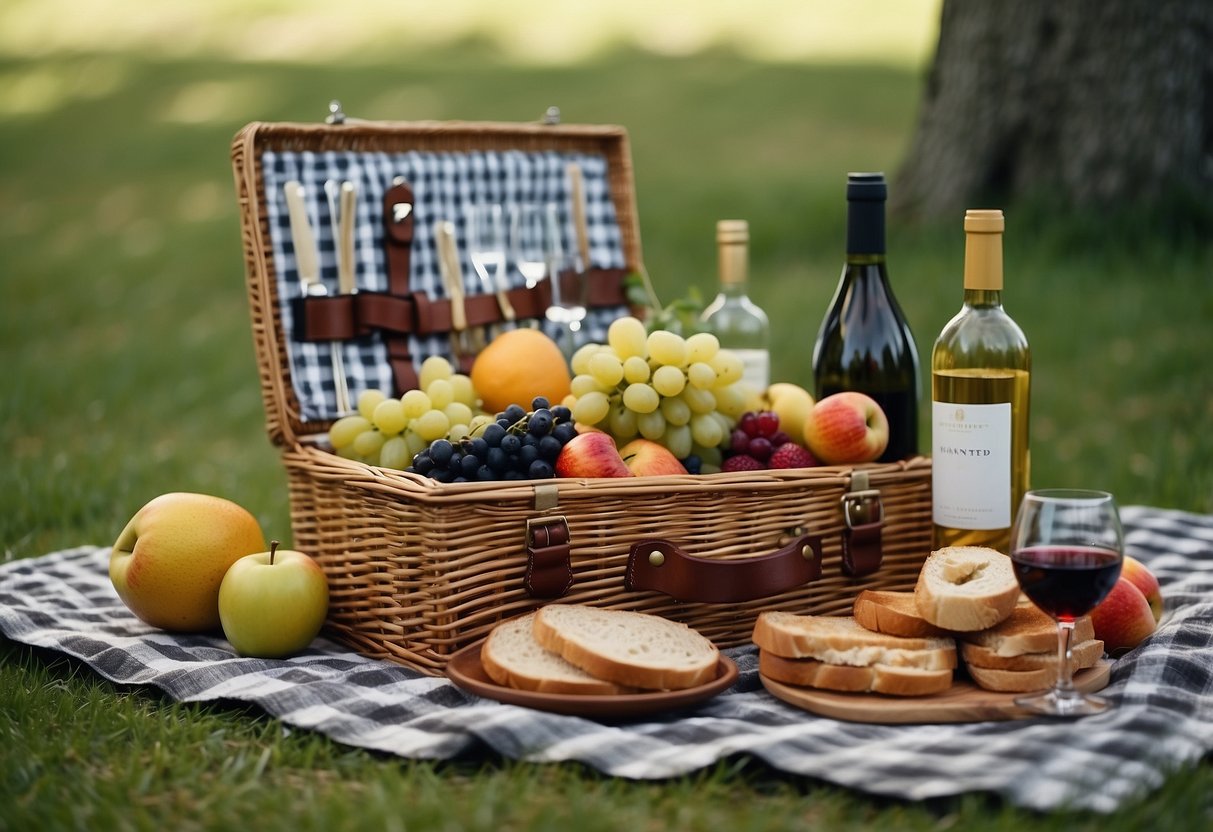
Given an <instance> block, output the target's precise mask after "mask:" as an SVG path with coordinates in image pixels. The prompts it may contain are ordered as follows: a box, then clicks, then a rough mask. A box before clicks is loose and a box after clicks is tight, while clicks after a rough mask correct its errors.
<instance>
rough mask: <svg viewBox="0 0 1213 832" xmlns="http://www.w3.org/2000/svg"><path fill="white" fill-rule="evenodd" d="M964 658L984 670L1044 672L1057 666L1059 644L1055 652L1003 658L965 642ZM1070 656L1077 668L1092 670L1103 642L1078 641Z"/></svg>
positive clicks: (972, 665)
mask: <svg viewBox="0 0 1213 832" xmlns="http://www.w3.org/2000/svg"><path fill="white" fill-rule="evenodd" d="M960 655H961V656H962V657H963V658H964V661H965V665H967V666H968V667H983V668H986V669H988V670H1042V669H1044V668H1056V667H1057V645H1053V649H1052V650H1042V651H1041V652H1039V653H1021V654H1019V655H1017V656H1000V655H998V653H996V652H995V651H993V650H991V649H990V648H988V647H982V646H981V645H980V644H969V643H967V642H962V643H961V645H960ZM1070 655H1071V657H1072V659H1073V661H1074V666H1075V667H1090V666H1091V665H1093V664H1095V662H1096V660H1097V659H1098V658H1099V657H1100V656H1102V655H1103V642H1102V641H1099V640H1098V639H1087V640H1085V641H1079V642H1075V643H1074V644H1073V645H1072V646H1071V647H1070Z"/></svg>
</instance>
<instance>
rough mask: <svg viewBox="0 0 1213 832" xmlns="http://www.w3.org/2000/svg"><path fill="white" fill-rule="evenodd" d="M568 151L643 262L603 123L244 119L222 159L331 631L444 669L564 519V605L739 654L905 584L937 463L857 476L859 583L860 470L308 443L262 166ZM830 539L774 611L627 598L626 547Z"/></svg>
mask: <svg viewBox="0 0 1213 832" xmlns="http://www.w3.org/2000/svg"><path fill="white" fill-rule="evenodd" d="M269 149H273V150H292V149H294V150H330V149H340V150H360V149H361V150H368V151H385V150H386V151H400V150H412V149H424V150H451V151H458V150H470V149H477V150H480V149H522V150H529V149H561V150H580V151H589V152H596V153H601V154H603V155H604V156H605V157H606V158H607V160H608V164H609V167H610V188H611V195H612V199H613V201H614V202H615V208H616V213H617V216H618V218H619V222H620V226H621V231H622V236H623V244H624V251H625V255H626V258H627V261H628V265H629V267H633V268H635V267H637V266H639V264H640V262H641V255H640V239H639V233H638V226H637V218H636V210H635V202H634V190H633V187H632V169H631V159H630V153H629V150H628V144H627V134H626V132H625V131H623V130H622V128H617V127H606V126H558V127H555V126H549V125H540V124H495V123H494V124H475V123H451V122H443V123H373V124H371V123H357V124H347V125H340V126H329V125H302V124H276V125H267V124H252V125H249V126H248V127H246V128H245V129H244V130H243V131H241V132H240V133H239V134H238V135H237V136H236V138H235V141H234V142H233V147H232V159H233V165H234V171H235V177H236V186H237V193H238V197H239V200H240V206H241V218H242V232H243V238H244V251H245V262H246V271H247V279H248V290H249V301H250V309H251V314H252V328H253V336H254V342H255V347H256V352H257V358H258V364H259V369H260V377H261V387H262V393H263V397H264V399H265V405H266V422H267V428H268V431H269V435H270V438H271V440H272V441H273V442H274V443H275V444H276V445H278V446H280V447H282V449H283V454H282V459H283V463H284V465H285V467H286V471H287V475H288V482H289V488H290V501H291V522H292V529H293V533H294V542H293V545H294V546H295V548H298V549H301V550H303V551H306V552H309V553H310V554H312V555H313V556H314V557H315V558H316V559H317V561H318V562H319V563H320V564H321V566H322V567H323V568H324V570H325V573H326V575H327V577H328V581H329V588H330V610H329V621H328V630H329V632H330V634H331V635H333V636H334V637H336V638H338V639H339V640H342V641H344V642H345V643H347V644H350V645H351V646H353V647H354V648H355V649H357V650H358V651H359V652H361V653H364V654H366V655H370V656H376V657H382V658H386V659H391V660H393V661H397V662H400V663H402V664H405V665H408V666H410V667H413V668H416V669H418V670H420V671H422V672H426V673H433V674H437V673H441V672H442V670H443V668H444V667H445V664H446V661H447V659H448V658H449V657H450V655H451V654H452V653H454V652H455V651H457V650H459V649H460V648H462V647H464V646H466V645H468V644H470V643H472V642H474V641H476V640H478V639H480V638H482V637H483V636H484V635H485V634H486V633H487V632H488V630H489V629H490V628H491V627H492V626H493V625H494V624H495V623H497V622H498V621H500V620H502V619H503V618H506V617H510V616H513V615H516V614H518V613H520V612H523V611H526V610H529V609H533V608H535V607H537V606H539V605H540V604H541V603H543V601H541V600H540V599H536V598H533V597H531V596H530V595H529V594H528V593H527V591H526V589H525V588H524V581H523V576H524V574H525V571H526V566H527V553H526V535H527V522H528V521H530V520H534V519H536V518H544V517H554V516H559V517H562V518H564V520H565V521H566V522H567V524H568V528H569V532H570V544H571V555H570V560H571V565H572V570H573V584H572V587H571V589H570V590H569V591H568V593H567V595H565V596H564V597H563V598H562V599H561V600H562V601H564V602H569V603H587V604H593V605H595V606H601V607H611V608H619V609H632V610H641V611H645V612H653V613H658V614H661V615H664V616H667V617H670V618H674V619H677V620H681V621H684V622H686V623H688V624H690V625H691V626H693V627H696V628H697V629H699V630H700V631H701V632H703V633H704V634H705V635H706V636H708V637H709V638H711V639H713V640H714V641H715V642H716V643H717V644H719V645H720V646H724V647H727V646H732V645H736V644H742V643H745V642H748V640H749V637H750V632H751V629H752V627H753V622H754V619H755V618H756V616H757V614H758V612H760V611H761V610H763V609H775V608H779V609H787V610H792V611H795V612H802V613H826V614H828V613H843V612H847V611H848V610H849V609H850V607H851V604H852V601H853V599H854V596H855V594H856V593H857V592H858V591H859V590H861V589H909V588H911V587H912V586H913V585H914V582H915V579H916V577H917V575H918V570H919V568H920V567H921V565H922V562H923V560H924V559H925V557H926V555H927V554H928V552H929V550H930V545H931V523H930V516H931V491H930V471H931V467H930V461H929V460H927V459H923V458H917V459H913V460H909V461H906V462H902V463H897V464H891V465H865V466H861V467H862V469H863V470H864V471H865V472H867V473H868V475H869V478H870V485H871V487H872V488H876V489H879V490H880V493H881V498H882V502H883V506H884V516H885V527H884V532H883V535H884V561H883V566H882V567H881V569H880V570H879V571H878V572H877V573H875V574H873V575H870V576H868V577H866V578H863V579H859V580H855V579H851V578H847V577H845V576H844V575H843V574H842V572H841V567H840V549H839V547H840V540H841V534H842V529H843V517H842V512H841V507H840V501H841V499H842V496H843V494H844V493H845V492H846V491H847V490H848V489H849V488H850V487H851V480H852V473H853V469H851V468H848V467H823V468H810V469H795V470H788V471H756V472H747V473H738V474H713V475H709V476H698V477H692V476H685V477H646V478H636V479H618V480H573V479H569V480H559V479H558V480H548V481H545V482H544V483H543V484H542V485H536V484H535V483H528V482H519V483H463V484H450V485H443V484H440V483H436V482H433V481H431V480H428V479H425V478H421V477H417V476H414V475H411V474H406V473H403V472H400V471H391V470H385V469H379V468H373V467H370V466H367V465H363V464H360V463H356V462H351V461H348V460H345V459H342V458H340V457H338V456H336V455H334V454H331V453H329V452H327V451H326V450H324V448H323V447H320V446H318V438H319V437H322V436H323V435H324V432H325V431H327V429H328V426H329V425H328V424H327V423H314V422H313V423H304V422H302V421H301V420H300V418H299V405H298V401H297V400H296V399H295V394H294V392H293V389H292V385H291V383H290V379H289V376H288V373H289V369H288V363H287V358H286V350H285V346H284V338H285V335H284V333H283V331H282V322H281V320H280V318H279V315H278V302H277V301H278V299H277V297H276V288H275V287H276V281H275V276H274V273H273V268H274V265H273V264H274V258H273V252H272V251H271V250H270V248H269V245H270V244H269V232H268V226H267V219H266V212H265V195H264V193H263V190H262V187H261V171H260V163H259V158H260V154H261V153H262V152H263V151H265V150H269ZM797 527H802V528H807V529H808V530H809V531H810V532H811V533H812V534H814V535H817V536H819V537H821V539H822V541H823V560H822V577H821V579H819V580H817V581H814V582H812V583H811V584H808V585H805V586H802V587H799V588H796V589H793V590H789V591H787V592H784V593H783V594H780V595H778V596H775V597H772V598H766V599H762V600H758V601H749V602H742V603H730V604H700V603H685V602H677V601H673V600H671V599H670V598H668V597H666V596H663V595H660V594H658V593H654V592H641V591H628V590H626V589H625V588H624V573H625V568H626V565H627V559H628V553H629V550H630V547H631V546H632V544H633V543H636V542H638V541H641V540H647V539H652V538H655V537H656V538H661V539H664V540H668V541H670V542H673V543H676V544H677V545H678V546H680V547H682V548H683V549H684V550H685V551H686V552H688V553H689V554H692V555H698V556H701V557H709V558H720V559H743V558H749V557H753V556H755V555H764V554H769V553H771V552H772V551H774V550H776V549H777V548H779V547H780V545H782V542H783V541H785V540H786V539H787V538H788V536H789V535H790V534H791V530H792V529H794V528H797Z"/></svg>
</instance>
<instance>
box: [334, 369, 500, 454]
mask: <svg viewBox="0 0 1213 832" xmlns="http://www.w3.org/2000/svg"><path fill="white" fill-rule="evenodd" d="M418 383H419V386H418V388H417V389H416V390H409V391H408V392H406V393H405V394H404V395H403V396H401V397H400V398H395V397H393V396H388V395H387V394H385V393H384V392H383V391H382V390H374V389H372V390H364V391H363V392H362V393H360V394H359V396H358V412H357V413H353V414H350V415H348V416H343V417H342V418H340V419H338V420H337V421H336V422H334V423H333V425H332V427H331V428H329V443H330V444H331V445H332V446H333V451H334V452H336V453H337V455H338V456H342V457H344V458H346V459H352V460H357V461H359V462H365V463H367V464H368V465H378V466H380V467H382V468H395V469H397V470H404V469H405V468H407V467H408V466H409V465H410V464H411V463H412V460H413V457H414V456H416V455H417V454H419V453H420V452H421V451H423V450H425V449H426V448H427V447H429V445H430V443H431V442H433V441H434V440H435V439H449V440H451V441H452V442H458V441H459V440H460V439H463V438H464V437H465V436H467V435H468V434H469V433H471V432H472V430H473V429H474V428H475V427H477V426H479V425H480V424H481V423H482V422H491V421H492V417H491V416H487V415H485V414H482V413H480V412H479V406H478V405H479V399H478V398H477V396H476V390H475V388H473V386H472V380H471V379H470V378H469V377H468V376H466V375H464V374H462V373H456V372H455V371H454V368H453V367H452V366H451V363H450V362H449V361H447V360H446V359H445V358H443V357H442V356H440V355H433V356H430V357H429V358H427V359H426V360H425V361H423V362H422V364H421V370H420V372H419V374H418Z"/></svg>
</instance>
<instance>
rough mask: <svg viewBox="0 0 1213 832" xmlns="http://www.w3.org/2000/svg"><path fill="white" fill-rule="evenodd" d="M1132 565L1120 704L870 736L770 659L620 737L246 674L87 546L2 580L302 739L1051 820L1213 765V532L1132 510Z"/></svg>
mask: <svg viewBox="0 0 1213 832" xmlns="http://www.w3.org/2000/svg"><path fill="white" fill-rule="evenodd" d="M1122 517H1123V520H1124V526H1125V531H1126V535H1127V536H1126V545H1127V549H1128V551H1129V553H1131V554H1133V555H1134V556H1136V557H1138V558H1139V559H1140V560H1142V561H1144V562H1146V563H1148V564H1149V566H1150V567H1151V568H1152V569H1153V570H1154V572H1155V573H1156V574H1157V575H1158V577H1159V580H1160V581H1161V583H1162V585H1163V592H1164V595H1165V597H1166V605H1167V611H1166V615H1165V617H1164V619H1163V623H1162V626H1161V627H1160V629H1159V630H1158V632H1157V633H1155V635H1153V636H1152V637H1151V638H1150V639H1149V640H1148V641H1147V642H1146V643H1145V644H1143V645H1141V646H1139V647H1138V648H1137V649H1136V650H1134V651H1133V652H1132V653H1130V654H1129V655H1127V656H1125V657H1124V658H1122V659H1120V660H1119V661H1117V663H1116V665H1115V667H1114V668H1113V671H1112V681H1111V683H1110V685H1109V687H1108V688H1107V689H1106V690H1105V691H1104V693H1105V695H1106V696H1107V697H1108V698H1109V699H1111V700H1112V702H1113V703H1114V705H1115V707H1114V708H1112V709H1111V710H1109V711H1108V712H1106V713H1104V714H1101V715H1099V716H1093V717H1087V718H1085V719H1081V720H1076V721H1054V720H1050V719H1044V718H1041V719H1030V720H1023V721H1013V722H979V723H970V724H961V725H897V726H892V725H890V726H885V725H861V724H852V723H846V722H839V721H836V720H832V719H826V718H823V717H817V716H814V715H812V714H808V713H805V712H803V711H800V710H798V709H795V708H793V707H790V706H788V705H785V704H784V703H782V702H780V701H778V700H776V699H774V698H773V697H771V696H770V695H769V694H767V693H766V692H765V690H763V688H762V687H761V684H760V682H759V680H758V676H757V657H756V655H755V651H754V649H753V648H747V649H736V650H731V651H729V653H730V655H732V656H733V657H734V658H735V659H736V660H737V662H738V665H739V666H740V668H741V671H742V673H741V678H740V679H739V681H738V683H737V684H736V685H735V686H734V687H733V688H732V689H730V690H729V691H726V692H725V693H723V694H721V695H720V696H718V697H716V698H715V699H712V700H710V701H708V702H706V703H703V704H701V705H700V706H698V707H697V708H695V709H693V710H691V711H687V712H682V713H672V714H666V715H662V716H660V717H657V718H649V719H647V720H644V721H638V722H635V723H627V724H612V725H608V724H601V723H598V722H595V721H592V720H588V719H579V718H574V717H566V716H559V715H555V714H548V713H543V712H539V711H533V710H529V709H526V708H521V707H515V706H512V705H503V704H499V703H497V702H493V701H489V700H485V699H480V698H478V697H475V696H471V695H469V694H465V693H463V692H462V691H461V690H459V689H458V688H456V687H455V686H454V685H452V684H451V683H449V682H447V681H445V680H443V679H435V678H431V677H427V676H421V675H420V674H417V673H415V672H412V671H410V670H407V669H405V668H403V667H400V666H398V665H394V664H391V663H389V662H381V661H375V660H371V659H365V658H362V657H360V656H358V655H356V654H354V653H351V652H348V651H346V650H344V649H342V648H340V647H338V646H336V645H334V644H332V643H330V642H327V641H325V640H317V641H316V642H315V643H314V644H313V645H312V647H311V648H310V649H309V650H307V651H306V652H304V653H303V654H302V655H299V656H297V657H295V658H292V659H289V660H282V661H266V660H257V659H243V658H240V657H238V656H236V655H235V654H234V653H233V652H232V650H231V648H230V647H229V645H228V644H227V642H226V641H224V640H223V639H221V638H217V637H209V636H180V635H169V634H167V633H163V632H160V631H157V630H153V629H150V628H148V627H146V626H144V625H143V624H142V623H141V622H139V621H138V620H136V619H135V618H134V617H133V616H132V615H131V614H130V613H129V612H128V611H127V610H126V608H125V607H124V606H123V605H122V603H121V602H120V601H119V600H118V597H117V596H116V595H115V593H114V591H113V589H112V587H111V586H110V582H109V578H108V574H107V570H106V561H107V558H108V550H106V549H102V548H96V547H82V548H78V549H70V550H67V551H62V552H55V553H53V554H49V555H46V556H43V557H39V558H32V559H29V560H22V561H16V562H13V563H8V564H4V565H3V566H0V631H2V632H3V633H4V634H5V635H6V636H7V637H8V638H11V639H14V640H16V641H20V642H23V643H25V644H31V645H36V646H39V647H45V648H50V649H53V650H58V651H62V652H64V653H67V654H70V655H72V656H75V657H77V658H79V659H81V660H83V661H84V662H86V663H87V664H88V665H89V666H90V667H92V668H93V669H94V670H95V671H96V672H98V673H100V674H102V675H103V676H105V677H106V678H108V679H111V680H113V681H115V682H121V683H125V684H150V685H155V686H156V687H158V688H161V689H162V690H164V691H165V692H167V693H168V694H169V695H170V696H172V697H174V698H175V699H178V700H182V701H205V700H214V699H236V700H241V701H245V702H251V703H255V704H257V705H258V706H260V707H261V708H263V709H264V710H266V711H267V712H269V713H271V714H273V715H274V716H276V717H278V718H280V719H281V720H283V721H284V722H285V723H287V724H289V725H293V726H298V727H303V728H309V729H312V730H315V731H319V732H321V733H323V734H326V735H327V736H329V737H332V738H333V739H334V740H337V741H340V742H342V743H346V744H349V745H354V746H360V747H364V748H369V749H375V750H378V751H385V752H389V753H392V754H397V755H400V756H404V757H413V758H429V759H433V758H449V757H452V756H454V755H456V754H459V753H461V752H464V751H469V750H473V749H476V748H483V747H485V746H487V747H488V748H491V749H493V750H494V751H496V752H499V753H501V754H503V755H505V756H507V757H511V758H516V759H523V760H531V761H544V762H558V761H565V760H576V761H580V762H583V763H585V764H587V765H590V766H593V767H594V768H596V769H598V770H600V771H603V772H606V773H608V774H611V775H615V776H619V777H627V778H636V779H649V778H663V777H670V776H676V775H680V774H685V773H687V772H692V771H695V770H697V769H700V768H703V767H705V766H708V765H711V764H712V763H713V762H715V761H717V760H720V759H722V758H724V757H728V756H730V755H734V754H749V755H753V756H755V757H758V758H761V759H762V760H765V761H766V762H767V763H769V764H770V765H771V766H773V767H775V768H777V769H779V770H782V771H785V772H790V773H794V774H800V775H804V776H808V777H814V778H819V779H822V780H826V781H830V782H833V783H837V784H841V785H844V786H848V787H851V788H854V789H858V790H861V791H866V792H871V793H875V794H881V795H889V796H896V797H902V798H909V799H916V800H917V799H923V798H929V797H940V796H947V795H956V794H961V793H965V792H975V791H981V792H992V793H995V794H999V795H1001V796H1003V797H1004V798H1005V799H1006V800H1008V801H1010V802H1011V803H1014V804H1016V805H1020V806H1025V807H1031V808H1034V809H1042V810H1043V809H1052V808H1057V807H1061V806H1073V807H1079V808H1090V809H1094V810H1097V811H1102V812H1110V811H1113V810H1114V809H1116V808H1117V807H1118V806H1119V805H1120V804H1121V803H1123V802H1124V801H1126V800H1128V799H1130V798H1132V797H1134V796H1136V795H1138V794H1140V793H1141V792H1142V791H1143V790H1151V789H1153V788H1156V787H1157V786H1159V785H1160V784H1161V783H1162V782H1163V781H1164V779H1165V778H1166V777H1167V776H1168V775H1169V774H1170V773H1172V772H1173V771H1175V770H1176V769H1178V768H1180V767H1183V766H1190V765H1193V764H1195V763H1197V762H1198V761H1199V760H1200V759H1201V758H1202V757H1204V756H1205V755H1207V754H1209V753H1210V751H1211V750H1213V516H1200V515H1194V514H1187V513H1183V512H1178V511H1164V510H1159V509H1150V508H1143V507H1129V508H1125V509H1124V510H1123V511H1122Z"/></svg>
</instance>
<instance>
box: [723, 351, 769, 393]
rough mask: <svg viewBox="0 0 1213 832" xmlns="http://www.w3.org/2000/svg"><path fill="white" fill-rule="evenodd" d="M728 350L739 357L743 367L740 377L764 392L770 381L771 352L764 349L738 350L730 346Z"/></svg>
mask: <svg viewBox="0 0 1213 832" xmlns="http://www.w3.org/2000/svg"><path fill="white" fill-rule="evenodd" d="M729 352H731V353H733V354H734V355H736V356H737V357H738V358H740V359H741V364H742V366H743V367H744V369H743V371H742V374H741V377H742V379H743V380H744V381H745V382H746V383H747V384H751V385H753V386H754V387H756V388H757V389H758V392H760V393H762V392H765V391H766V389H767V386H768V385H769V384H770V381H771V354H770V353H769V352H767V351H766V350H739V349H733V348H730V349H729Z"/></svg>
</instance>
